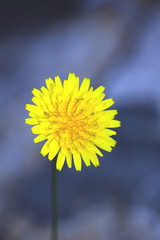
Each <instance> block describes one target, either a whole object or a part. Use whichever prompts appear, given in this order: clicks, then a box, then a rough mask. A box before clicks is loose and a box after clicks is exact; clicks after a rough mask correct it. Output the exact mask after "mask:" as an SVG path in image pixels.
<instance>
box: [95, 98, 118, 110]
mask: <svg viewBox="0 0 160 240" xmlns="http://www.w3.org/2000/svg"><path fill="white" fill-rule="evenodd" d="M114 103H115V102H114V100H113V99H112V98H110V99H106V100H104V101H102V102H101V103H100V104H99V105H98V106H96V107H95V111H96V112H97V111H103V110H105V109H107V108H109V107H111V106H112V105H113V104H114Z"/></svg>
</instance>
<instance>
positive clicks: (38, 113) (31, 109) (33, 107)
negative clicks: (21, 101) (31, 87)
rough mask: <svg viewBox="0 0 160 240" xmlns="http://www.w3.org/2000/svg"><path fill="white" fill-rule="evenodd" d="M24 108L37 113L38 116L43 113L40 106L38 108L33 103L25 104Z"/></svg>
mask: <svg viewBox="0 0 160 240" xmlns="http://www.w3.org/2000/svg"><path fill="white" fill-rule="evenodd" d="M26 110H28V111H30V112H32V113H35V114H36V115H39V116H43V115H44V112H43V110H42V109H41V108H39V107H38V106H35V105H31V104H26Z"/></svg>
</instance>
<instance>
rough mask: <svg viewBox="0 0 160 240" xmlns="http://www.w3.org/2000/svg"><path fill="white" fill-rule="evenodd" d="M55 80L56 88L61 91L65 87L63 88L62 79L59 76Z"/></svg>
mask: <svg viewBox="0 0 160 240" xmlns="http://www.w3.org/2000/svg"><path fill="white" fill-rule="evenodd" d="M54 80H55V85H56V88H57V89H58V90H60V91H61V90H62V88H63V86H62V82H61V79H60V77H59V76H56V77H55V78H54Z"/></svg>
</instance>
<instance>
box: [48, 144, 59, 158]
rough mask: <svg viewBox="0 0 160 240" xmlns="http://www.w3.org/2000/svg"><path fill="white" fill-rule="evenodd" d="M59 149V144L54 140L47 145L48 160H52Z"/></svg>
mask: <svg viewBox="0 0 160 240" xmlns="http://www.w3.org/2000/svg"><path fill="white" fill-rule="evenodd" d="M59 149H60V145H59V143H58V142H57V141H56V140H55V139H53V140H51V142H50V144H49V151H50V152H49V155H48V159H49V160H52V159H53V158H54V157H55V156H56V155H57V153H58V151H59Z"/></svg>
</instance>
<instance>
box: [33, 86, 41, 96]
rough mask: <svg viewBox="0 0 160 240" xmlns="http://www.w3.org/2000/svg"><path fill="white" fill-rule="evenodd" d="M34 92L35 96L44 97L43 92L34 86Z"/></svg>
mask: <svg viewBox="0 0 160 240" xmlns="http://www.w3.org/2000/svg"><path fill="white" fill-rule="evenodd" d="M32 94H33V95H34V96H35V97H39V98H41V97H42V92H41V91H40V90H38V89H36V88H33V90H32Z"/></svg>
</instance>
